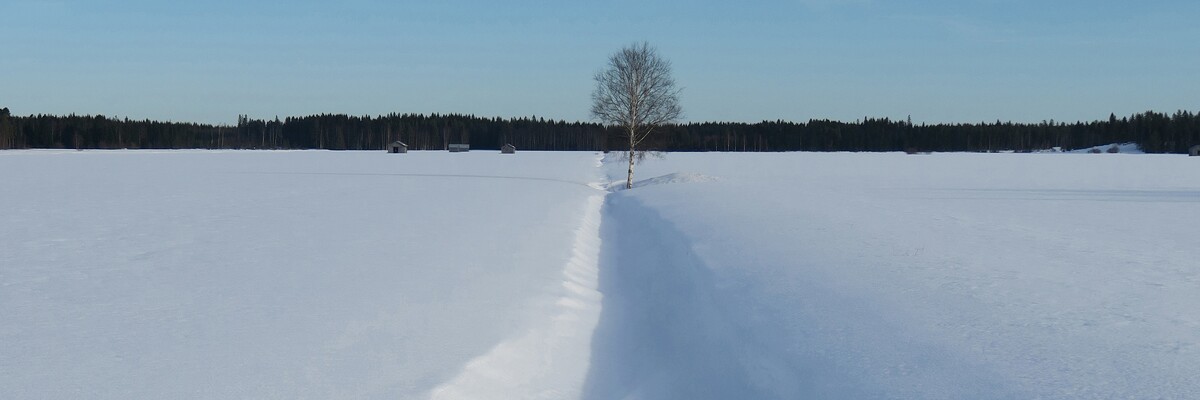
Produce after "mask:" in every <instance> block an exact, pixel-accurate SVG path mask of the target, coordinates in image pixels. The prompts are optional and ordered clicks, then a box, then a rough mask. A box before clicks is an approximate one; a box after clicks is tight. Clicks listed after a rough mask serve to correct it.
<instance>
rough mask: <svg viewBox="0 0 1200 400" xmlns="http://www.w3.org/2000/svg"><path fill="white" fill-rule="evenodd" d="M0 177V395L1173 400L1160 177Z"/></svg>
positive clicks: (415, 156) (873, 165)
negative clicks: (623, 186) (626, 186)
mask: <svg viewBox="0 0 1200 400" xmlns="http://www.w3.org/2000/svg"><path fill="white" fill-rule="evenodd" d="M602 158H603V157H602V156H601V155H598V154H595V153H589V152H576V153H538V152H521V153H518V154H517V155H512V156H503V155H499V154H493V153H490V152H489V153H480V152H472V153H466V154H448V153H440V152H412V153H409V154H404V155H388V154H384V153H382V152H329V151H296V152H287V151H276V152H265V151H264V152H257V151H84V152H75V151H46V150H33V151H4V152H0V321H2V323H0V343H3V346H0V393H5V394H6V395H5V397H9V398H29V399H34V398H37V399H43V398H80V397H86V398H114V399H116V398H122V399H123V398H439V399H443V398H555V399H557V398H588V399H612V398H647V399H656V398H806V397H807V398H847V399H859V398H1130V397H1132V398H1183V397H1188V396H1190V395H1191V394H1193V393H1196V392H1200V383H1198V382H1197V381H1196V379H1195V378H1194V377H1195V376H1200V363H1197V362H1196V360H1197V359H1200V262H1197V261H1196V252H1197V249H1200V235H1197V232H1200V230H1198V229H1197V228H1196V221H1200V162H1198V161H1200V160H1196V159H1195V158H1188V157H1186V156H1179V155H1127V154H1099V155H1092V154H933V155H916V156H908V155H903V154H899V153H765V154H749V153H694V154H669V155H667V157H666V158H665V159H662V160H658V159H651V160H649V161H647V162H646V163H645V164H643V165H640V166H639V167H638V170H637V173H638V179H639V180H640V182H639V184H638V185H637V186H638V187H636V188H635V189H633V190H604V189H605V188H608V187H615V186H614V185H609V183H610V182H612V181H615V180H621V179H623V178H624V176H623V174H624V166H623V165H621V164H620V162H619V161H617V160H612V159H608V158H603V159H602Z"/></svg>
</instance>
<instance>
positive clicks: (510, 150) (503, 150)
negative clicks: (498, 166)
mask: <svg viewBox="0 0 1200 400" xmlns="http://www.w3.org/2000/svg"><path fill="white" fill-rule="evenodd" d="M516 153H517V146H513V145H512V144H510V143H505V144H504V145H503V146H500V154H516Z"/></svg>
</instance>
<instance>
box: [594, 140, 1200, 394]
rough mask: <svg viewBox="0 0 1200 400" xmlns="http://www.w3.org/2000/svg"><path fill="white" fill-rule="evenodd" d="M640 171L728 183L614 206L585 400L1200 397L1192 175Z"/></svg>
mask: <svg viewBox="0 0 1200 400" xmlns="http://www.w3.org/2000/svg"><path fill="white" fill-rule="evenodd" d="M608 168H609V174H610V178H612V179H614V180H618V179H623V178H624V169H625V168H624V165H621V164H619V163H613V164H610V166H609V167H608ZM637 171H639V172H638V173H639V174H641V176H657V175H662V174H666V173H672V172H675V171H688V172H689V173H695V174H704V175H707V176H714V177H719V178H720V180H718V181H714V182H705V183H696V184H680V185H655V186H646V187H642V188H636V189H634V190H627V191H620V192H615V193H613V194H611V195H610V196H609V198H608V204H607V208H606V211H605V220H604V223H603V226H604V230H605V231H606V232H607V236H605V245H606V246H608V247H606V248H605V250H603V251H602V252H601V254H602V257H601V259H602V263H601V274H600V289H601V292H603V293H604V296H605V297H604V301H603V307H602V312H601V318H600V324H599V326H598V328H597V331H596V333H595V335H594V347H593V351H594V354H593V357H594V360H593V363H592V370H591V374H590V375H589V381H588V385H589V386H588V388H587V390H586V393H588V394H589V397H588V398H593V399H616V398H640V399H657V398H714V399H719V398H726V399H728V398H772V399H775V398H778V399H796V398H819V399H835V398H838V399H864V398H911V399H966V398H975V399H1011V398H1054V399H1077V398H1191V397H1195V396H1196V394H1197V393H1200V379H1197V378H1196V377H1198V376H1200V262H1197V249H1200V235H1197V232H1200V230H1198V229H1197V226H1196V221H1200V168H1197V163H1195V162H1194V160H1190V159H1188V157H1186V156H1180V155H1140V156H1128V157H1096V156H1093V155H1073V154H933V155H920V156H909V155H904V154H900V153H888V154H868V153H862V154H854V153H775V154H747V153H742V154H713V153H704V154H670V155H668V156H667V158H666V159H665V160H650V161H648V162H646V163H645V164H644V165H640V166H639V167H638V170H637ZM606 256H607V257H606Z"/></svg>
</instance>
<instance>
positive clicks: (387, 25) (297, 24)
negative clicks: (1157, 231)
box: [0, 0, 1200, 123]
mask: <svg viewBox="0 0 1200 400" xmlns="http://www.w3.org/2000/svg"><path fill="white" fill-rule="evenodd" d="M740 3H742V2H733V1H725V2H709V1H692V2H665V1H626V0H616V1H603V2H601V1H576V2H571V1H565V2H564V1H508V2H484V1H465V0H458V1H456V0H449V1H423V2H404V1H399V2H386V1H360V0H349V1H340V2H336V3H335V2H304V1H224V0H212V1H204V2H167V1H122V2H108V1H24V0H17V1H13V0H0V14H3V15H4V16H5V18H4V23H3V24H0V37H2V38H4V39H5V40H4V43H5V45H4V51H3V55H2V56H0V106H3V107H8V108H10V109H11V110H12V111H13V113H15V114H20V115H25V114H36V113H53V114H65V113H79V114H104V115H109V116H120V117H126V116H127V117H130V118H136V119H141V118H152V119H163V120H176V121H198V122H213V123H233V122H234V121H235V120H236V117H237V115H238V114H248V115H250V116H251V117H261V118H273V117H274V116H276V115H278V116H281V117H283V116H287V115H307V114H313V113H323V112H332V113H348V114H355V115H366V114H371V115H375V114H383V113H389V112H414V113H431V112H438V113H451V112H453V113H463V114H475V115H479V116H489V117H490V116H501V117H512V116H529V115H536V116H539V117H545V118H554V119H566V120H587V119H588V107H589V103H588V102H589V94H590V93H591V90H592V87H593V82H592V80H591V77H592V75H593V74H594V73H595V72H597V71H598V70H599V69H600V68H602V67H603V66H604V63H605V59H606V57H607V56H608V55H609V54H611V53H612V52H614V51H616V50H617V49H619V48H620V47H621V46H623V45H626V44H629V43H632V42H635V41H641V40H645V41H649V42H650V43H651V44H653V45H655V46H656V47H658V49H659V51H660V52H661V54H662V55H664V56H665V57H667V58H669V59H670V60H671V61H672V62H673V63H674V66H675V75H676V78H677V80H678V81H679V83H680V85H681V86H683V87H684V91H683V94H682V103H683V106H684V111H685V119H686V120H688V121H714V120H720V121H747V122H754V121H760V120H775V119H784V120H796V121H805V120H808V119H810V118H819V119H825V118H828V119H837V120H855V119H859V118H862V117H863V116H872V117H891V118H905V117H907V116H910V115H911V116H912V118H913V120H914V121H918V122H920V121H925V122H977V121H984V120H986V121H994V120H997V119H1000V120H1006V121H1007V120H1012V121H1025V122H1029V121H1041V120H1048V119H1055V120H1060V121H1064V120H1065V121H1074V120H1091V119H1102V118H1106V117H1107V116H1108V114H1109V113H1110V112H1111V113H1116V114H1117V115H1127V114H1131V113H1134V112H1140V111H1145V110H1151V109H1153V110H1158V111H1167V112H1173V111H1175V110H1178V109H1188V110H1192V111H1196V110H1200V23H1197V22H1196V21H1200V2H1196V1H1154V0H1149V1H1103V0H1099V1H1097V0H1093V1H1075V0H1063V1H1053V0H1044V1H1026V0H978V1H970V0H960V1H949V0H945V1H942V0H930V1H883V0H857V1H855V0H792V1H761V2H754V3H753V4H740Z"/></svg>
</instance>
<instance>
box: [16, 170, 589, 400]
mask: <svg viewBox="0 0 1200 400" xmlns="http://www.w3.org/2000/svg"><path fill="white" fill-rule="evenodd" d="M597 159H598V156H596V155H594V154H592V153H538V152H522V153H521V154H520V155H519V156H517V157H513V156H501V155H500V154H492V153H491V152H487V153H484V152H471V153H463V154H449V153H442V152H436V153H435V152H410V153H408V154H400V155H395V154H386V153H384V152H382V151H379V152H329V151H301V152H285V151H280V152H252V151H233V152H230V151H84V152H74V151H65V152H64V151H5V152H0V209H2V211H0V344H2V345H0V397H3V398H7V399H75V398H94V399H108V398H111V399H135V398H142V399H155V398H157V399H180V398H204V399H240V398H279V399H303V398H313V399H329V398H341V399H354V398H405V399H409V398H425V397H429V396H430V394H431V393H432V391H433V390H434V389H435V388H438V387H442V390H450V391H454V390H457V391H459V392H464V393H471V392H472V390H475V389H473V388H471V387H469V384H470V383H469V382H468V383H462V384H459V385H458V386H446V384H447V382H452V381H453V380H454V379H455V377H459V376H464V375H465V376H467V377H470V376H477V375H479V374H480V373H481V372H482V373H485V374H486V373H487V372H489V371H488V370H487V369H490V370H491V371H493V372H494V371H499V372H504V373H507V374H508V376H507V377H506V378H505V379H506V380H522V379H523V381H522V382H524V386H523V388H524V389H527V390H529V391H531V392H544V393H554V392H556V391H557V392H558V393H565V394H566V395H567V396H575V397H578V390H579V388H580V387H581V386H582V382H583V379H584V378H585V374H586V372H587V367H588V365H589V363H588V359H587V356H588V352H587V345H588V343H589V341H590V335H591V332H592V330H593V328H594V326H595V320H596V318H597V316H598V313H599V309H598V307H599V295H598V294H597V293H596V292H595V279H596V278H595V274H596V271H595V264H594V259H595V257H596V256H595V254H590V253H589V249H588V248H585V247H578V246H579V245H589V246H591V247H592V248H596V246H595V245H594V244H592V243H590V242H589V241H588V240H589V239H587V237H589V236H590V237H592V238H594V237H595V236H596V235H595V234H594V233H593V234H590V235H588V234H587V233H586V229H589V227H593V228H590V229H598V228H595V226H596V223H597V222H598V221H599V214H598V213H599V205H600V204H601V201H600V199H601V197H600V196H603V194H604V192H603V191H601V190H597V189H595V188H592V187H589V186H588V184H592V183H596V182H599V181H600V175H599V169H598V168H597V167H596V163H597ZM581 230H584V231H585V232H584V238H583V239H579V238H577V237H579V236H580V235H579V234H578V233H579V232H580V231H581ZM593 252H594V251H593ZM589 257H590V258H589ZM588 262H592V265H591V266H589V265H588ZM589 286H590V287H589ZM547 316H553V317H554V318H558V319H560V320H571V321H570V322H558V323H548V322H547ZM551 322H553V321H551ZM531 335H532V336H534V337H536V338H538V339H539V343H538V344H543V343H544V344H546V345H561V346H564V347H568V348H569V349H570V351H568V352H556V351H552V350H551V349H547V348H539V347H538V346H535V345H531V344H530V343H528V341H529V339H526V338H527V337H529V336H531ZM511 343H516V346H515V347H514V345H512V344H511ZM514 348H515V349H516V351H519V352H521V354H520V355H519V357H517V359H511V358H510V359H503V358H501V359H500V360H499V361H496V360H492V361H488V360H487V358H488V356H487V355H488V354H490V353H497V352H503V351H505V350H504V349H514ZM497 349H501V350H497ZM530 357H534V358H536V359H533V360H529V359H528V358H530ZM492 358H496V357H492ZM480 359H482V361H480ZM506 363H507V364H506ZM481 366H482V367H481ZM481 368H483V369H485V370H483V371H481ZM539 368H540V369H539ZM548 368H553V370H548ZM543 376H548V377H552V378H553V379H552V380H551V379H539V377H543ZM460 380H461V379H460ZM572 393H574V394H572ZM503 394H504V393H503V392H496V393H495V396H503Z"/></svg>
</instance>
